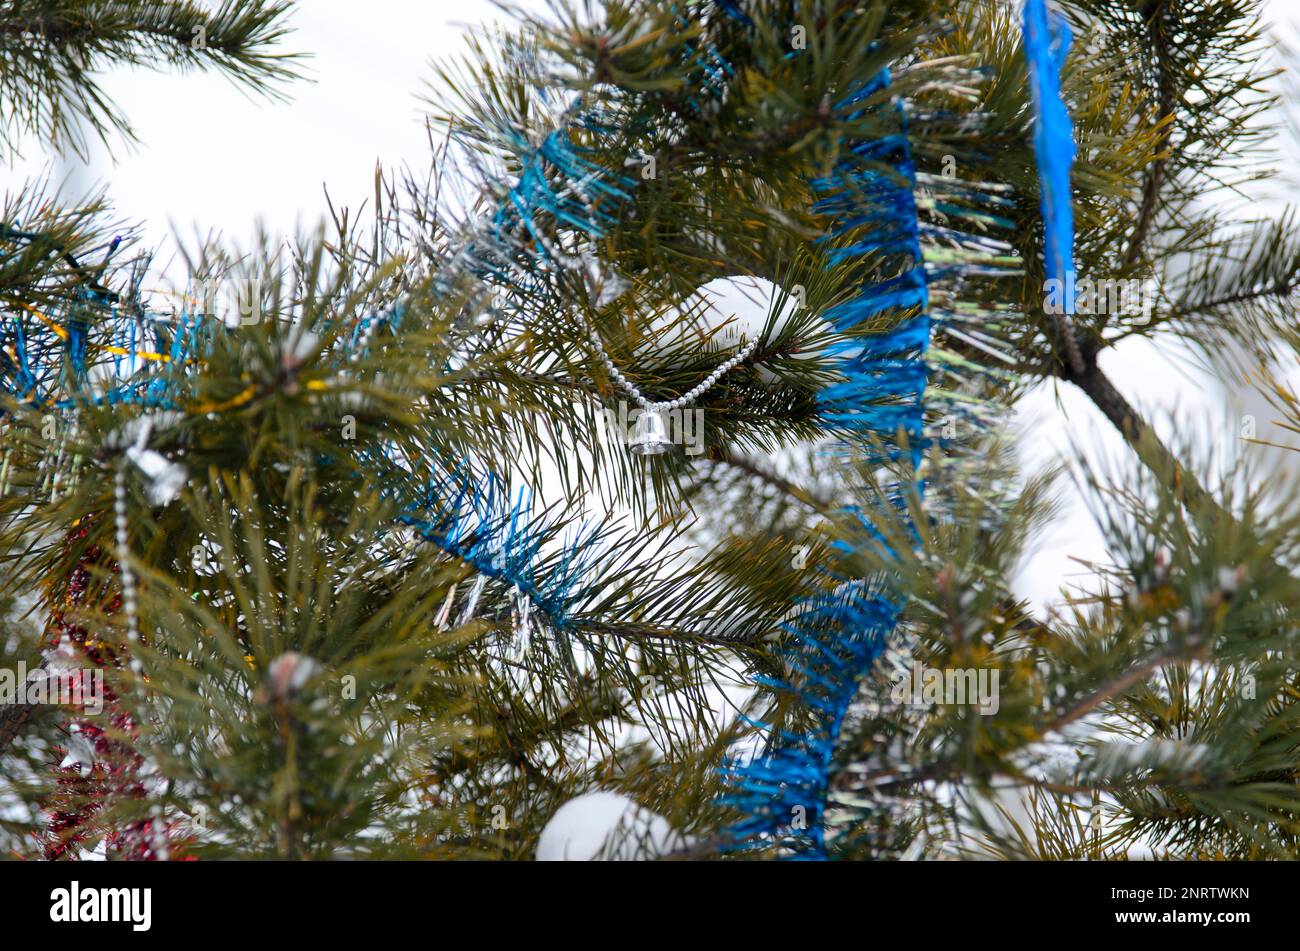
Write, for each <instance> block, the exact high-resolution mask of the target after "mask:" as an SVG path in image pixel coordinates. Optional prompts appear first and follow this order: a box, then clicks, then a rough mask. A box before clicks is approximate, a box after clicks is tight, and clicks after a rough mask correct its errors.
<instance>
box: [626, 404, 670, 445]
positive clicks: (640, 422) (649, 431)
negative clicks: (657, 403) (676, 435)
mask: <svg viewBox="0 0 1300 951" xmlns="http://www.w3.org/2000/svg"><path fill="white" fill-rule="evenodd" d="M627 448H628V452H630V453H632V454H633V455H635V456H658V455H661V454H662V453H665V452H668V451H670V450H671V449H672V448H673V441H672V439H671V438H670V437H669V433H668V420H666V419H665V418H664V412H663V410H662V409H660V408H658V407H652V408H647V409H644V410H642V412H641V415H640V416H638V417H637V418H636V431H635V432H634V433H633V434H632V438H631V439H629V440H628V442H627Z"/></svg>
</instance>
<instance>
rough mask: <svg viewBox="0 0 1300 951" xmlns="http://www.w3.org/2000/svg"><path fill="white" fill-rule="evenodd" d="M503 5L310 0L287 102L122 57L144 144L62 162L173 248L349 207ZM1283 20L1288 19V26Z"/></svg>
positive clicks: (1054, 410) (1145, 356) (1179, 395)
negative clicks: (299, 63) (327, 198)
mask: <svg viewBox="0 0 1300 951" xmlns="http://www.w3.org/2000/svg"><path fill="white" fill-rule="evenodd" d="M1287 3H1288V0H1273V2H1272V3H1271V5H1270V7H1269V12H1270V13H1271V14H1272V15H1273V16H1274V17H1275V18H1276V19H1279V20H1282V21H1284V22H1285V21H1291V20H1293V19H1294V18H1295V17H1296V13H1295V12H1294V10H1292V9H1288V6H1287ZM532 5H536V6H539V7H540V6H541V3H540V2H539V0H532ZM502 18H503V15H502V14H501V13H500V11H499V10H497V9H496V8H495V7H493V6H492V5H491V4H489V3H487V2H485V0H459V2H457V3H455V4H450V3H428V2H416V0H405V2H404V0H367V2H365V3H358V2H356V0H307V2H304V3H302V4H301V8H300V9H299V10H298V11H297V12H296V13H295V14H294V17H293V21H292V22H293V25H294V27H295V28H296V32H295V33H294V34H292V35H291V37H290V38H289V40H288V43H287V45H288V46H290V47H291V48H293V49H295V50H301V51H305V52H309V53H311V54H312V57H313V58H312V59H311V60H310V61H309V62H308V64H307V70H308V73H309V75H310V76H311V79H312V81H311V82H309V83H297V84H293V85H292V86H291V87H289V89H288V92H289V93H290V95H291V100H290V101H289V102H288V103H276V102H267V101H265V100H262V99H254V98H250V97H249V96H248V95H247V94H245V93H243V92H241V91H240V90H238V89H236V88H235V87H233V86H232V85H231V84H230V83H229V82H227V81H225V80H223V79H219V78H216V77H213V76H205V75H188V76H177V75H174V74H170V73H155V72H151V71H123V72H119V73H115V74H112V75H109V76H106V77H105V78H104V85H105V86H106V88H107V89H108V91H109V92H110V93H111V94H112V96H113V97H114V98H115V99H117V100H118V101H119V102H120V103H121V105H122V106H123V107H124V108H125V109H126V111H127V112H128V114H129V115H130V117H131V120H132V122H133V123H134V125H135V127H136V129H137V132H138V134H139V136H140V139H141V144H140V146H139V147H138V148H137V149H135V150H134V151H131V152H127V151H124V150H123V149H121V148H120V147H119V148H117V149H116V151H117V153H118V154H117V157H116V159H115V160H110V159H109V158H108V157H107V156H106V155H105V154H104V153H103V151H102V150H98V152H97V154H96V155H95V156H93V157H92V160H91V162H90V163H89V165H86V166H82V165H81V164H80V163H76V162H73V163H68V164H64V165H61V166H59V168H60V174H63V173H70V174H71V181H72V184H73V187H74V188H83V189H84V188H85V187H87V186H88V185H90V184H93V183H96V182H102V183H104V184H107V185H108V186H109V188H110V196H111V198H112V200H113V202H114V204H115V206H116V208H117V210H118V212H119V214H120V215H121V216H122V217H124V218H127V219H129V220H133V221H138V222H142V223H143V224H144V234H145V235H146V237H147V238H148V239H149V241H150V243H153V244H157V245H158V246H160V247H162V248H164V249H165V248H166V247H167V246H168V243H169V241H170V239H171V235H172V233H173V232H174V233H176V234H179V235H180V236H181V237H182V238H183V239H185V240H186V243H187V244H192V243H193V237H194V235H195V234H196V232H197V229H200V228H201V229H202V230H203V231H204V232H206V231H208V230H209V229H212V230H215V231H218V232H221V233H223V234H224V235H225V236H226V237H227V238H229V239H232V240H234V241H235V242H236V243H241V244H243V243H247V241H248V239H249V238H251V236H252V234H253V231H254V227H255V225H256V224H257V223H259V222H260V223H263V224H264V225H265V226H266V228H267V229H268V230H270V231H271V232H273V233H292V232H294V231H295V230H297V229H299V228H310V227H312V226H313V225H314V224H315V223H316V222H317V221H318V220H319V219H320V217H321V215H322V214H323V213H324V209H325V203H324V197H323V188H324V186H326V185H328V186H329V189H330V193H331V195H332V197H333V199H334V201H335V204H336V205H339V204H343V205H350V206H352V207H356V206H358V205H360V203H361V202H362V201H364V200H365V199H367V197H368V196H369V195H370V194H371V193H372V189H373V176H374V170H375V166H376V163H377V162H382V163H383V164H384V165H385V166H387V167H398V166H401V165H403V164H409V165H410V166H411V167H413V168H415V169H423V168H425V167H426V166H427V163H428V147H427V140H426V138H425V132H424V128H423V125H422V110H421V106H420V95H421V93H422V92H423V91H424V90H425V89H426V84H427V83H428V82H430V81H431V79H432V75H433V73H432V70H431V68H430V67H429V62H430V60H431V59H434V58H442V57H446V56H448V55H449V54H455V53H458V52H459V50H460V49H461V45H462V44H461V39H460V36H461V32H462V28H463V26H464V25H466V24H482V23H485V22H487V21H489V20H491V19H495V20H500V19H502ZM1288 35H1294V30H1293V29H1291V28H1290V27H1289V26H1288ZM119 145H120V143H119ZM1288 151H1289V152H1290V154H1295V152H1294V149H1288ZM49 161H50V157H48V156H43V155H41V154H40V152H39V149H37V148H31V149H29V150H28V154H27V156H26V158H25V159H24V160H22V161H20V162H18V163H17V164H16V165H14V166H11V167H10V168H9V169H7V170H5V171H3V173H2V177H3V188H4V189H5V190H10V189H13V188H16V187H17V186H18V185H19V184H20V183H21V182H22V180H23V179H24V178H25V177H27V176H29V175H32V174H34V173H35V172H38V171H40V170H41V169H42V168H43V167H45V166H46V165H47V164H48V162H49ZM0 169H3V166H0ZM1274 191H1275V192H1276V189H1275V190H1274ZM1269 197H1272V196H1269ZM1261 208H1263V209H1264V210H1268V206H1266V205H1261ZM162 257H163V258H164V259H165V258H166V257H167V252H166V251H165V250H164V252H163V255H162ZM1163 349H1165V350H1167V349H1168V348H1167V346H1166V347H1164V348H1163ZM1103 367H1104V369H1106V370H1107V372H1109V373H1110V374H1111V375H1112V376H1113V378H1114V379H1115V380H1116V381H1117V383H1118V384H1119V386H1120V387H1121V389H1122V390H1123V391H1124V392H1125V393H1126V394H1128V395H1129V397H1130V399H1131V400H1132V401H1133V402H1134V403H1135V404H1137V405H1138V406H1139V407H1141V408H1142V409H1144V410H1145V411H1147V412H1149V413H1150V414H1151V415H1152V416H1153V418H1155V419H1156V420H1157V422H1158V423H1159V425H1160V428H1161V429H1162V431H1163V432H1164V433H1165V434H1166V435H1167V436H1170V435H1173V434H1174V433H1175V432H1181V433H1183V434H1186V435H1192V434H1195V435H1197V437H1198V438H1201V439H1205V440H1207V441H1208V443H1209V444H1211V445H1216V444H1220V443H1222V444H1231V443H1233V442H1234V441H1235V438H1236V433H1237V430H1238V428H1239V419H1240V414H1241V413H1242V412H1246V411H1251V412H1257V413H1263V414H1264V415H1261V417H1260V419H1261V423H1260V427H1261V431H1262V430H1263V429H1264V427H1265V423H1264V420H1266V419H1267V414H1266V412H1265V411H1263V410H1261V409H1259V408H1258V407H1257V406H1246V407H1245V408H1243V407H1241V406H1237V405H1235V403H1234V399H1239V398H1240V394H1229V393H1225V392H1224V389H1223V387H1222V386H1220V385H1219V384H1218V383H1216V382H1215V380H1214V379H1213V378H1212V377H1210V376H1207V375H1205V374H1203V373H1198V372H1196V371H1193V370H1190V369H1189V368H1187V367H1185V366H1180V361H1179V360H1177V359H1172V358H1171V357H1170V356H1169V354H1168V353H1167V352H1161V349H1158V348H1156V347H1154V346H1152V345H1150V344H1147V343H1144V342H1141V341H1136V342H1133V343H1130V344H1127V345H1124V346H1121V347H1119V348H1118V349H1117V350H1116V351H1114V352H1109V353H1107V354H1106V355H1105V357H1104V359H1103ZM1058 397H1059V405H1058ZM1017 425H1019V426H1020V427H1021V428H1022V430H1023V433H1024V437H1023V439H1022V441H1021V442H1022V445H1023V447H1024V449H1023V454H1022V459H1023V461H1024V462H1025V463H1026V465H1027V466H1028V467H1029V468H1031V469H1032V468H1034V467H1038V466H1042V465H1046V464H1049V463H1050V462H1051V461H1053V460H1054V459H1056V458H1058V457H1059V455H1060V454H1061V453H1063V452H1068V450H1069V447H1070V444H1071V439H1072V438H1073V439H1075V440H1076V441H1079V440H1081V441H1082V442H1083V443H1084V444H1085V445H1087V446H1090V447H1091V448H1090V452H1091V453H1093V454H1095V455H1097V456H1098V457H1102V458H1106V457H1109V458H1120V457H1122V455H1123V454H1124V453H1126V452H1127V449H1126V448H1125V447H1124V446H1123V444H1122V442H1121V441H1120V439H1119V437H1118V436H1117V435H1116V434H1115V433H1114V431H1113V430H1112V428H1111V427H1110V425H1109V423H1107V422H1106V421H1105V420H1104V419H1103V418H1102V417H1101V416H1100V415H1099V414H1098V413H1097V412H1096V411H1095V410H1094V409H1093V408H1092V407H1091V406H1090V405H1089V404H1088V403H1087V401H1086V399H1084V398H1083V397H1082V395H1081V394H1079V393H1078V391H1076V390H1074V389H1073V388H1071V387H1069V386H1062V387H1061V388H1060V389H1059V391H1055V392H1054V391H1053V388H1052V387H1049V386H1046V385H1044V386H1042V387H1040V388H1039V389H1038V390H1037V391H1036V392H1035V393H1033V394H1031V396H1030V397H1028V398H1027V399H1026V400H1025V401H1024V402H1023V404H1022V406H1020V407H1019V411H1018V413H1017ZM1262 434H1263V432H1261V435H1262ZM1071 556H1075V557H1078V558H1083V559H1094V560H1095V559H1097V558H1099V557H1101V544H1100V538H1099V536H1098V534H1097V531H1096V529H1095V528H1094V527H1093V525H1092V522H1091V519H1090V518H1089V516H1088V514H1087V512H1086V510H1085V509H1084V508H1083V507H1082V506H1081V505H1078V504H1069V505H1067V506H1066V509H1065V511H1064V514H1063V517H1062V519H1061V521H1060V522H1059V523H1058V524H1057V525H1055V526H1054V527H1053V529H1052V530H1051V531H1050V532H1048V533H1047V534H1046V535H1045V536H1044V537H1043V538H1042V539H1040V541H1039V543H1038V546H1037V548H1036V550H1035V552H1034V555H1033V557H1032V558H1030V559H1028V560H1027V563H1026V565H1025V567H1024V569H1023V570H1022V571H1021V573H1020V575H1019V577H1018V578H1017V580H1016V586H1017V589H1018V591H1019V592H1020V593H1021V594H1022V595H1024V596H1026V597H1029V598H1030V599H1031V600H1032V601H1033V602H1034V603H1035V604H1036V606H1038V607H1039V608H1040V609H1041V608H1042V607H1043V606H1044V605H1045V604H1046V603H1047V602H1049V601H1051V600H1054V599H1055V598H1057V597H1058V596H1059V589H1060V586H1061V585H1062V584H1066V583H1070V582H1071V581H1076V580H1079V578H1080V576H1081V574H1083V569H1081V568H1080V567H1079V566H1078V565H1077V564H1075V563H1074V562H1072V561H1071V560H1070V559H1071Z"/></svg>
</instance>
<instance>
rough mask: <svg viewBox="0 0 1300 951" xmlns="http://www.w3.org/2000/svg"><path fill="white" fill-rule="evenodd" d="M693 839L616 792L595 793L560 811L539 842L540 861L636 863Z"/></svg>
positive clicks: (681, 846) (567, 804) (669, 850)
mask: <svg viewBox="0 0 1300 951" xmlns="http://www.w3.org/2000/svg"><path fill="white" fill-rule="evenodd" d="M689 844H690V840H689V839H688V838H687V837H685V836H683V835H681V834H680V833H678V832H677V831H675V830H674V829H673V827H672V826H671V825H669V824H668V820H667V819H665V818H664V817H663V816H660V815H658V814H657V813H654V812H651V811H650V810H649V809H645V808H643V807H642V806H640V805H638V804H637V803H635V802H633V801H632V800H631V799H629V798H628V797H627V796H624V795H622V794H621V793H615V792H603V791H602V792H590V793H584V794H583V795H581V796H577V797H576V798H574V799H571V800H569V801H568V802H566V803H565V804H564V805H563V806H561V807H560V808H559V809H557V810H556V812H555V815H553V816H551V820H550V821H549V822H548V823H546V827H545V828H543V829H542V835H541V838H540V839H539V840H538V842H537V860H538V861H539V862H565V861H567V862H588V861H592V860H597V859H599V860H613V861H636V860H638V859H652V858H656V857H658V856H660V855H665V854H667V853H669V852H674V851H677V850H679V849H681V848H684V847H685V846H687V845H689Z"/></svg>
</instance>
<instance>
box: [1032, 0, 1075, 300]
mask: <svg viewBox="0 0 1300 951" xmlns="http://www.w3.org/2000/svg"><path fill="white" fill-rule="evenodd" d="M1021 30H1022V32H1023V34H1024V42H1025V59H1026V60H1027V61H1028V64H1029V89H1030V93H1031V95H1032V97H1033V103H1034V155H1035V157H1036V158H1037V161H1038V182H1039V187H1040V188H1041V190H1042V205H1043V258H1044V260H1043V264H1044V270H1045V271H1046V274H1047V279H1048V280H1054V281H1059V282H1061V283H1060V284H1059V285H1058V286H1059V287H1061V288H1062V289H1063V290H1064V292H1065V294H1064V303H1065V313H1067V314H1073V313H1074V312H1075V291H1074V280H1073V271H1074V213H1073V211H1072V210H1071V206H1070V166H1071V165H1072V164H1073V163H1074V154H1075V152H1074V134H1073V132H1072V131H1071V128H1070V115H1069V113H1068V112H1067V111H1066V108H1065V103H1064V102H1063V101H1062V99H1061V79H1060V74H1061V68H1062V67H1063V66H1064V65H1065V56H1066V53H1067V52H1068V51H1069V48H1070V27H1069V25H1068V24H1067V23H1066V22H1065V18H1064V17H1062V16H1061V15H1060V14H1059V13H1056V12H1052V13H1051V14H1050V15H1049V13H1048V11H1047V4H1046V3H1045V0H1026V2H1025V7H1024V11H1023V18H1022V21H1021Z"/></svg>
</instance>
